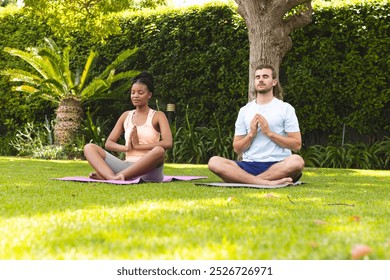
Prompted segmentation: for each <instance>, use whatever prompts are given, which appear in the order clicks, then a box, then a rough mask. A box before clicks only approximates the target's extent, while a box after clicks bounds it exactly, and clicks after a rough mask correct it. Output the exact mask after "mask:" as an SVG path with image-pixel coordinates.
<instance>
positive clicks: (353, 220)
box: [349, 216, 361, 223]
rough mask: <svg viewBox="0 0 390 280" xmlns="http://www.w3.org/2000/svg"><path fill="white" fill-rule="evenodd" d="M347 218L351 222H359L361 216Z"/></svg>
mask: <svg viewBox="0 0 390 280" xmlns="http://www.w3.org/2000/svg"><path fill="white" fill-rule="evenodd" d="M349 220H350V221H351V222H357V223H358V222H360V220H361V218H360V216H351V217H349Z"/></svg>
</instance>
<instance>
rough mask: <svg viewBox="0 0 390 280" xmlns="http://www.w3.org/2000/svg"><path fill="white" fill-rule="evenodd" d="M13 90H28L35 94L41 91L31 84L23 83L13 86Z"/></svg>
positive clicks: (27, 91)
mask: <svg viewBox="0 0 390 280" xmlns="http://www.w3.org/2000/svg"><path fill="white" fill-rule="evenodd" d="M12 91H19V92H26V93H29V94H34V93H36V92H39V89H37V88H35V87H33V86H29V85H21V86H13V87H12Z"/></svg>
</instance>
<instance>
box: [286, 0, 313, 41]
mask: <svg viewBox="0 0 390 280" xmlns="http://www.w3.org/2000/svg"><path fill="white" fill-rule="evenodd" d="M305 7H306V9H305V10H304V11H302V12H300V13H298V14H295V15H292V16H290V17H288V18H287V19H285V20H284V25H285V27H286V29H287V30H286V31H287V32H288V33H291V32H292V31H294V30H296V29H299V28H302V27H304V26H306V25H308V24H309V23H310V22H311V21H312V17H311V16H312V14H313V8H312V6H311V1H310V2H309V3H306V4H305Z"/></svg>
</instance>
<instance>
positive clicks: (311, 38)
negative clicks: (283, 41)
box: [0, 3, 390, 145]
mask: <svg viewBox="0 0 390 280" xmlns="http://www.w3.org/2000/svg"><path fill="white" fill-rule="evenodd" d="M388 8H389V5H388V3H382V4H378V3H376V4H375V3H374V4H360V5H355V6H347V7H338V8H326V9H321V8H316V10H315V12H314V16H313V23H312V24H311V25H309V26H307V27H304V28H302V29H301V30H299V31H297V32H295V33H294V34H292V39H293V44H294V46H293V49H292V50H291V51H290V52H289V53H288V54H287V56H286V57H285V58H284V61H283V64H282V65H281V73H280V74H281V81H282V85H283V86H284V89H285V92H286V94H285V100H286V101H287V102H290V103H291V104H292V105H293V106H294V107H295V108H296V111H297V114H298V117H299V119H300V123H301V129H302V132H303V136H304V140H305V143H306V144H307V145H312V144H317V143H320V142H321V141H322V144H323V141H324V140H328V141H329V143H330V144H332V143H340V142H341V141H340V137H341V132H342V128H343V125H344V124H346V125H347V127H349V128H350V129H353V130H354V131H355V132H356V133H358V134H362V135H367V136H370V139H371V141H372V142H373V140H375V138H380V137H382V136H383V135H386V134H388V131H389V123H390V121H389V115H390V114H389V113H390V112H389V109H388V108H389V104H388V103H389V96H390V94H389V86H388V66H389V60H388V56H389V49H390V48H389V41H390V40H389V35H388V34H389V32H388V29H389V19H388V17H389V16H388V13H387V10H388ZM121 26H122V28H123V33H122V34H118V35H116V36H112V37H110V38H109V39H108V40H107V43H106V44H101V43H100V42H91V40H90V39H86V38H88V34H76V36H77V37H76V38H75V40H73V42H75V44H76V45H75V46H74V49H73V54H72V55H73V58H74V64H73V65H74V67H77V65H82V64H83V62H84V60H85V59H86V56H87V53H88V50H89V49H90V48H92V47H94V48H95V49H96V50H97V51H98V52H99V53H100V57H99V60H98V62H97V64H96V66H97V67H96V69H95V71H96V73H98V72H100V71H101V69H103V68H105V66H106V65H107V64H108V63H109V62H111V60H112V59H113V58H114V57H115V56H116V55H117V54H118V53H119V52H120V51H121V50H123V49H125V48H129V47H133V46H138V47H140V51H139V53H138V57H137V58H136V59H135V61H131V62H129V63H131V64H132V66H131V67H132V68H133V67H134V65H136V67H137V68H139V69H140V70H142V69H144V70H148V71H150V72H152V73H153V74H154V75H155V78H156V92H155V97H156V99H157V100H158V103H156V104H153V105H154V106H156V107H159V108H160V109H161V110H165V108H166V107H165V106H166V104H167V103H170V102H174V103H175V104H176V105H177V123H176V124H177V127H181V126H186V118H185V116H186V108H187V106H188V108H189V110H188V111H187V114H188V118H189V119H190V120H191V123H192V124H193V126H194V127H202V126H208V127H209V128H210V127H216V125H217V124H216V121H215V118H216V119H218V124H219V127H220V130H221V131H222V132H223V133H224V134H225V135H230V133H231V131H232V130H233V126H234V121H235V118H236V116H237V112H238V109H239V108H240V107H241V106H243V105H244V104H245V103H246V102H247V83H248V59H249V53H248V51H249V47H248V39H247V30H246V27H245V24H244V21H243V19H242V18H241V17H240V16H239V15H238V14H237V12H236V11H235V10H234V9H233V8H232V7H230V6H225V5H207V6H204V7H201V8H189V9H186V10H167V11H160V12H153V13H139V14H133V15H131V16H124V17H123V18H122V19H121ZM50 34H51V33H50V30H49V28H48V27H47V26H46V25H45V24H44V23H42V22H37V20H36V19H34V18H33V16H30V17H28V16H25V15H21V14H12V15H9V16H5V17H3V18H2V19H1V22H0V48H3V47H4V46H11V47H18V48H24V47H27V46H34V45H36V44H38V43H39V42H40V41H41V40H42V38H43V37H44V36H50ZM53 39H55V40H56V41H57V42H58V43H59V44H60V45H61V40H62V39H63V38H53ZM20 63H21V62H20V61H17V60H15V59H13V58H10V57H9V56H7V54H5V53H4V52H0V67H2V68H5V67H10V66H12V67H15V66H18V65H20ZM86 106H87V107H89V108H90V109H91V111H94V112H95V114H94V116H102V117H103V118H106V119H109V120H110V121H111V124H109V125H107V128H106V129H107V130H108V129H110V128H111V127H112V125H113V122H114V121H115V120H116V118H117V117H118V116H119V114H120V112H121V111H123V110H125V109H128V108H130V104H129V96H128V93H123V96H122V97H121V98H120V100H119V101H118V100H112V102H94V103H89V104H87V105H86ZM86 109H87V108H86ZM47 114H53V107H52V106H50V104H47V103H45V102H43V101H40V100H29V99H26V98H25V96H21V95H19V94H16V93H12V94H10V85H9V83H8V82H7V81H6V80H5V78H4V77H0V124H1V129H0V134H1V135H5V134H7V133H12V132H15V131H16V130H17V129H18V128H19V127H20V125H21V124H23V123H25V122H27V121H32V122H34V121H38V122H43V120H44V116H45V115H47ZM348 140H349V141H350V140H351V139H348ZM363 140H364V141H366V142H369V140H368V139H364V138H363ZM339 141H340V142H339Z"/></svg>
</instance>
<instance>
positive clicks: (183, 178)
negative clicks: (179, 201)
mask: <svg viewBox="0 0 390 280" xmlns="http://www.w3.org/2000/svg"><path fill="white" fill-rule="evenodd" d="M205 178H207V176H168V175H165V176H164V180H163V182H172V181H191V180H198V179H205ZM54 180H60V181H75V182H95V183H108V184H116V185H129V184H138V183H143V182H145V181H144V180H142V179H141V178H136V179H132V180H128V181H120V180H95V179H91V178H88V177H80V176H75V177H63V178H54ZM154 183H158V182H154Z"/></svg>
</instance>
